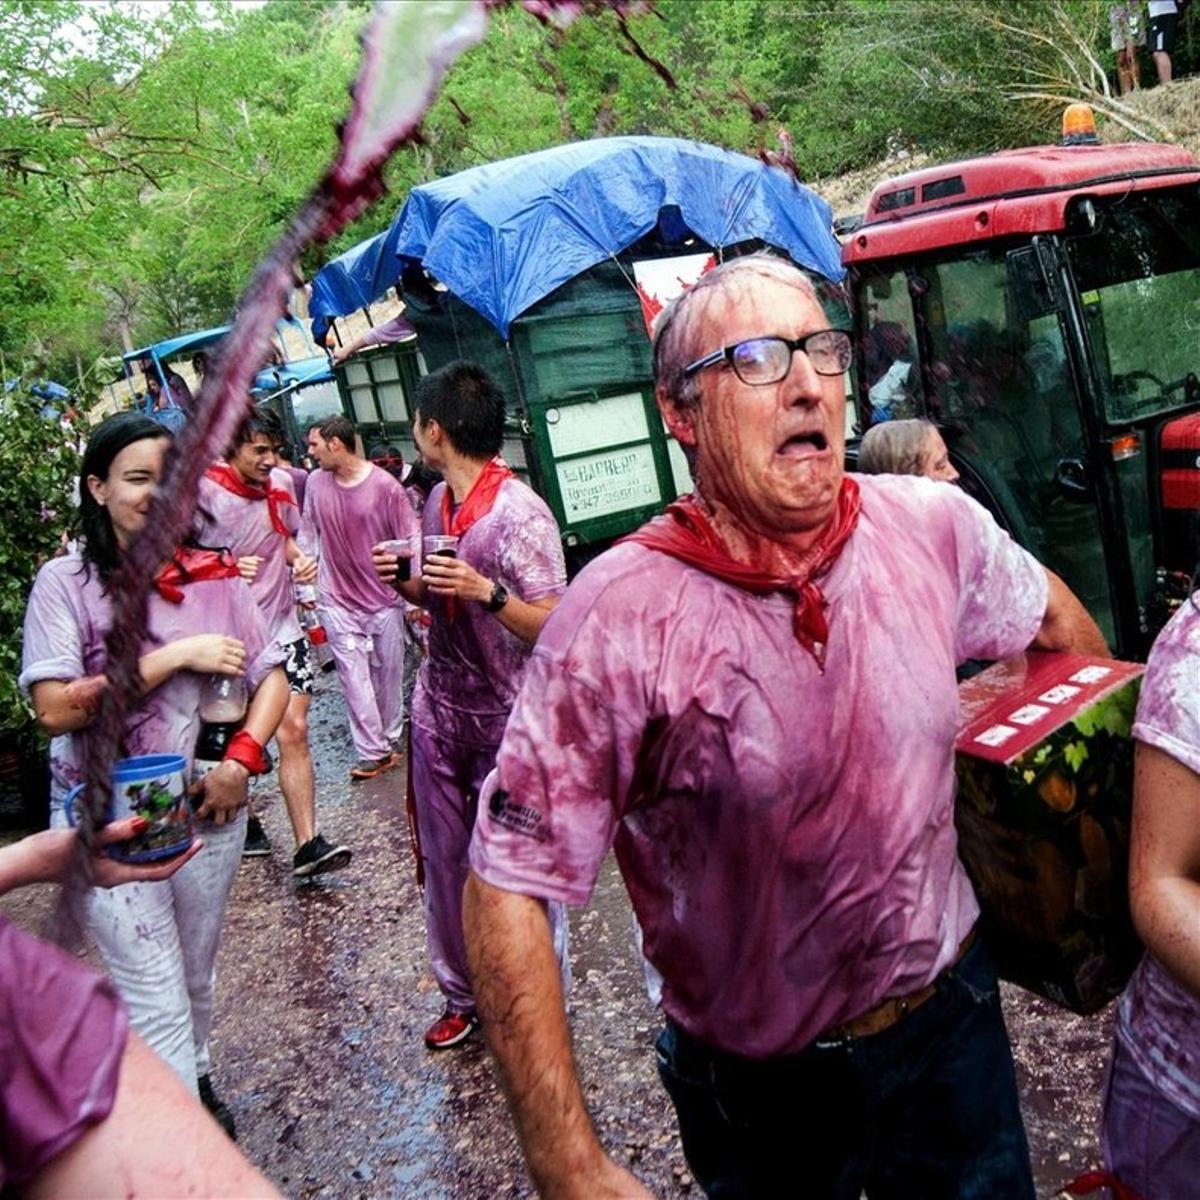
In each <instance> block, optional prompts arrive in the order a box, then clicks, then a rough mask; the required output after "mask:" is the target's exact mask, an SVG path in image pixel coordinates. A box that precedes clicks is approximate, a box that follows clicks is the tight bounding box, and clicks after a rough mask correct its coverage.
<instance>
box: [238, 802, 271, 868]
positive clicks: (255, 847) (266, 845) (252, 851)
mask: <svg viewBox="0 0 1200 1200" xmlns="http://www.w3.org/2000/svg"><path fill="white" fill-rule="evenodd" d="M270 853H271V839H270V838H268V837H267V831H266V830H265V829H264V828H263V827H262V822H261V821H260V820H259V819H258V818H257V817H256V816H255V815H254V814H253V813H251V814H250V815H249V816H248V817H247V818H246V844H245V845H244V846H243V847H242V857H243V858H265V857H266V856H267V855H268V854H270Z"/></svg>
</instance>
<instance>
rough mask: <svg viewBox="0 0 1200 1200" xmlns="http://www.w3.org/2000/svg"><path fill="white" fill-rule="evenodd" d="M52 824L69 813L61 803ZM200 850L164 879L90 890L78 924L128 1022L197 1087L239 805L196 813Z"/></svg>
mask: <svg viewBox="0 0 1200 1200" xmlns="http://www.w3.org/2000/svg"><path fill="white" fill-rule="evenodd" d="M51 823H52V824H54V825H56V826H58V827H61V826H62V825H64V824H65V823H66V819H65V817H64V816H63V814H62V813H61V811H58V812H56V813H55V814H54V818H53V820H52V822H51ZM196 832H197V833H198V834H199V835H200V836H201V837H202V838H203V839H204V848H203V849H202V850H201V851H200V853H199V854H197V855H196V857H195V858H193V859H192V860H191V862H189V863H187V864H186V865H185V866H183V867H181V868H180V869H179V870H178V871H177V872H176V873H175V874H174V875H173V876H172V877H171V878H170V879H167V880H164V881H162V882H161V883H127V884H124V885H123V886H121V887H115V888H92V889H91V890H90V891H89V892H88V893H87V899H86V905H87V911H86V913H85V914H84V922H83V923H84V925H85V927H86V928H87V931H88V933H89V934H90V935H91V937H92V938H93V940H94V941H95V943H96V947H97V949H98V950H99V951H100V957H101V958H102V959H103V960H104V965H105V967H106V968H107V970H108V973H109V975H110V976H111V977H112V980H113V982H114V983H115V984H116V986H117V991H118V992H120V994H121V999H123V1000H124V1001H125V1004H126V1006H127V1007H128V1009H129V1019H130V1022H131V1024H132V1025H133V1028H134V1029H136V1030H137V1032H138V1033H139V1034H140V1035H141V1036H142V1038H143V1040H144V1041H145V1042H146V1043H147V1045H149V1047H150V1048H151V1049H152V1050H153V1051H154V1052H155V1053H156V1054H158V1056H159V1057H160V1058H161V1059H163V1061H164V1062H166V1063H167V1065H168V1066H170V1067H171V1068H172V1069H173V1070H174V1071H175V1072H176V1073H177V1074H178V1075H179V1077H180V1079H182V1080H183V1082H184V1084H185V1085H186V1086H187V1087H188V1088H190V1089H191V1091H192V1093H193V1094H195V1092H196V1081H197V1078H198V1077H199V1076H201V1075H207V1074H208V1071H209V1065H210V1064H209V1052H208V1035H209V1031H210V1030H211V1029H212V1016H213V987H214V984H215V981H216V961H217V947H218V945H219V944H220V940H221V926H222V925H223V924H224V921H225V909H226V906H227V904H228V901H229V892H230V889H231V888H232V887H233V879H234V876H235V875H236V874H237V869H238V864H239V863H240V862H241V859H242V846H243V844H244V842H245V840H246V816H245V810H244V809H243V810H242V812H241V813H240V814H239V815H238V817H237V819H236V820H234V821H230V822H228V823H227V824H225V825H222V826H220V828H218V827H217V826H215V825H213V824H212V823H211V822H209V821H199V822H197V824H196Z"/></svg>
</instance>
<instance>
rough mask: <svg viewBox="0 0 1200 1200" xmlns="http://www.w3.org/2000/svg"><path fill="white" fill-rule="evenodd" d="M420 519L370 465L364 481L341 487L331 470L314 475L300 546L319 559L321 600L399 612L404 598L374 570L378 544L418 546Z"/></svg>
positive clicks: (385, 476)
mask: <svg viewBox="0 0 1200 1200" xmlns="http://www.w3.org/2000/svg"><path fill="white" fill-rule="evenodd" d="M417 536H418V525H417V519H416V517H415V516H414V515H413V510H412V505H411V504H409V502H408V496H406V495H405V493H404V489H403V488H402V487H401V486H400V484H399V483H397V482H396V480H394V479H393V478H392V477H391V476H390V475H389V474H388V473H387V472H386V471H381V470H380V469H379V468H378V467H376V466H374V465H372V466H371V469H370V471H369V473H368V474H367V476H366V478H364V479H363V480H362V481H361V482H360V483H356V484H354V486H353V487H343V486H342V485H341V484H340V483H338V482H337V480H336V479H334V477H333V472H332V471H314V472H313V473H312V474H311V475H310V476H309V477H308V487H307V488H306V489H305V497H304V516H303V519H302V521H301V534H300V544H301V545H302V546H303V547H304V548H305V549H306V550H308V551H309V553H316V554H317V556H318V557H319V558H320V560H321V570H320V575H319V576H318V581H317V586H318V590H319V591H320V595H321V600H322V602H323V603H326V604H333V605H336V606H337V607H338V608H348V609H350V610H351V611H354V612H366V613H374V612H380V611H382V610H383V609H385V608H395V607H396V606H397V605H399V604H400V603H401V602H402V601H401V597H400V593H399V592H397V591H396V589H395V588H393V587H391V586H390V585H388V584H386V583H383V582H381V580H380V579H379V576H378V575H376V574H375V568H374V567H373V566H372V565H371V549H372V547H373V546H375V545H376V544H377V543H379V542H382V541H387V540H388V539H390V538H399V539H402V540H405V541H411V542H413V544H414V549H415V544H416V539H417Z"/></svg>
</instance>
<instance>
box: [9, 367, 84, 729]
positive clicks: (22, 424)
mask: <svg viewBox="0 0 1200 1200" xmlns="http://www.w3.org/2000/svg"><path fill="white" fill-rule="evenodd" d="M0 420H2V421H3V424H4V434H5V436H4V439H3V441H0V512H2V513H3V514H4V520H3V521H0V568H2V569H0V628H3V629H7V630H9V631H10V632H9V634H8V636H7V637H6V638H4V639H3V640H2V641H0V730H7V729H17V728H20V727H21V726H22V725H24V724H26V723H27V722H28V720H29V717H30V712H29V708H28V706H27V705H26V703H25V700H24V698H23V697H22V696H21V694H20V692H19V691H18V689H17V676H18V675H19V674H20V670H21V638H20V629H21V626H22V623H23V620H24V614H25V602H26V600H27V599H28V597H29V586H30V582H31V581H32V579H33V577H34V575H35V574H37V569H38V567H39V566H40V565H41V564H42V563H43V562H44V561H45V560H46V559H47V558H49V557H50V556H51V555H52V554H54V552H55V551H56V550H57V549H58V545H59V539H60V537H61V535H62V533H63V530H64V529H65V528H66V527H67V525H68V524H69V521H70V516H71V513H72V511H73V497H72V487H73V481H74V479H75V478H76V476H77V474H78V471H79V458H78V455H77V454H76V452H75V449H74V446H73V445H72V444H71V442H70V440H69V438H68V436H67V434H66V433H65V432H64V430H63V428H62V426H61V425H60V424H59V422H58V420H57V419H54V418H49V419H47V418H46V417H43V416H42V414H41V404H40V402H39V401H36V400H34V399H33V398H32V397H30V396H28V395H27V394H25V393H24V392H21V391H18V390H16V389H14V390H12V391H10V392H8V393H7V394H5V395H4V396H3V397H0Z"/></svg>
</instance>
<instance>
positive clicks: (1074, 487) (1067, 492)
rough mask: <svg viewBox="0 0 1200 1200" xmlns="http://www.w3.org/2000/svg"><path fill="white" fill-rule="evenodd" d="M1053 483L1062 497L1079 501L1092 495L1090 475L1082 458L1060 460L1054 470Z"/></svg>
mask: <svg viewBox="0 0 1200 1200" xmlns="http://www.w3.org/2000/svg"><path fill="white" fill-rule="evenodd" d="M1054 482H1055V483H1056V484H1057V485H1058V490H1059V491H1060V492H1062V494H1063V495H1064V496H1070V497H1072V498H1074V499H1079V498H1080V497H1090V496H1091V494H1092V479H1091V473H1090V472H1089V471H1088V465H1087V461H1086V460H1085V459H1082V458H1064V459H1061V460H1060V461H1059V464H1058V466H1057V467H1055V468H1054Z"/></svg>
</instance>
